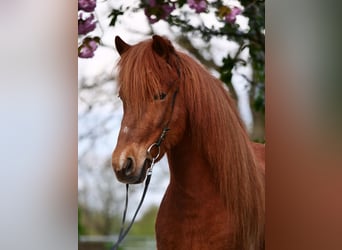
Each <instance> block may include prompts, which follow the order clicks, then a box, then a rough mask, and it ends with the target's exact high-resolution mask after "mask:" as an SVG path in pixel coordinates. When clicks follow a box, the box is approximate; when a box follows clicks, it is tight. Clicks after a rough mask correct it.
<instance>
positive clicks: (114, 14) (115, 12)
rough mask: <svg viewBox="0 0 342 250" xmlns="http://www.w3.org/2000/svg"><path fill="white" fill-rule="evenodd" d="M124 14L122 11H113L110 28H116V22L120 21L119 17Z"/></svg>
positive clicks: (110, 15)
mask: <svg viewBox="0 0 342 250" xmlns="http://www.w3.org/2000/svg"><path fill="white" fill-rule="evenodd" d="M123 14H124V12H123V11H122V10H121V8H120V9H119V10H117V9H113V10H112V12H111V13H110V14H109V16H108V17H112V20H111V21H110V23H109V26H115V23H116V20H117V19H118V16H120V15H123Z"/></svg>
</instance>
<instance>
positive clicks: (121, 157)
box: [117, 150, 127, 171]
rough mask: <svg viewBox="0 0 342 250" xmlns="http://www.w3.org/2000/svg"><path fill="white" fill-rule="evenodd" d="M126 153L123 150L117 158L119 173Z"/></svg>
mask: <svg viewBox="0 0 342 250" xmlns="http://www.w3.org/2000/svg"><path fill="white" fill-rule="evenodd" d="M126 151H127V150H124V151H122V153H121V154H120V157H119V166H118V169H117V171H120V170H121V169H122V168H123V165H124V164H125V162H126V158H127V157H126Z"/></svg>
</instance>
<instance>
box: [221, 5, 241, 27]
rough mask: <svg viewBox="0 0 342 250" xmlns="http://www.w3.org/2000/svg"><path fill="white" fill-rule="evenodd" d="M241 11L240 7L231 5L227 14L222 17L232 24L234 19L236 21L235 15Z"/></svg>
mask: <svg viewBox="0 0 342 250" xmlns="http://www.w3.org/2000/svg"><path fill="white" fill-rule="evenodd" d="M241 12H242V10H241V9H240V8H238V7H233V8H232V9H231V10H230V12H229V14H227V15H226V16H225V18H224V19H225V21H226V22H227V23H231V24H233V23H235V21H236V16H237V15H239V14H241Z"/></svg>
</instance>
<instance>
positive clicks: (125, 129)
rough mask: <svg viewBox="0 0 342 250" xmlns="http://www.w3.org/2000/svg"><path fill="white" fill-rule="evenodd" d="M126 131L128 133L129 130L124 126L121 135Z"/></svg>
mask: <svg viewBox="0 0 342 250" xmlns="http://www.w3.org/2000/svg"><path fill="white" fill-rule="evenodd" d="M128 131H129V128H128V127H127V126H125V127H124V128H123V130H122V133H124V134H127V133H128Z"/></svg>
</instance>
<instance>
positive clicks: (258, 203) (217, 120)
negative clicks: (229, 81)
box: [118, 40, 265, 250]
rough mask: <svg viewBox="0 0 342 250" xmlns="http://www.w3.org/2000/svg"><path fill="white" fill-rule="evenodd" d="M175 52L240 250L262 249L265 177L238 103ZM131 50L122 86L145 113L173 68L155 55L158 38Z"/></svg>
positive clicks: (193, 128)
mask: <svg viewBox="0 0 342 250" xmlns="http://www.w3.org/2000/svg"><path fill="white" fill-rule="evenodd" d="M170 50H171V52H172V53H170V56H169V58H168V63H169V65H171V66H172V67H173V68H177V70H178V71H179V72H180V79H179V95H180V98H183V101H184V103H185V107H184V109H186V110H187V114H188V115H189V119H188V121H190V122H189V128H188V129H190V132H191V134H192V137H193V140H194V145H196V146H197V145H200V146H199V147H200V148H199V150H201V152H202V153H203V155H205V156H206V158H207V160H208V162H209V163H210V167H211V168H212V170H213V173H214V176H215V178H216V183H217V184H218V189H219V192H220V195H221V196H222V198H223V200H224V202H225V204H226V207H227V209H228V210H229V214H230V215H231V216H232V222H233V225H232V226H233V227H234V231H235V235H234V241H233V242H234V246H235V247H234V249H242V250H250V249H262V248H263V247H264V246H263V244H264V238H263V237H264V222H265V217H264V216H265V205H264V202H265V201H264V173H262V172H261V171H260V170H259V169H258V166H257V162H256V160H255V157H254V154H253V151H252V148H251V144H250V140H249V137H248V134H247V133H246V130H245V128H244V125H243V123H242V121H241V119H240V118H239V115H238V113H237V110H236V107H235V102H234V101H233V99H232V98H231V97H230V96H229V94H228V93H227V91H226V90H225V89H224V88H223V86H222V83H221V82H220V81H219V80H217V79H216V78H214V77H213V76H212V75H211V74H210V73H209V72H208V71H207V70H205V69H204V68H203V67H202V66H201V65H199V64H198V63H197V62H196V61H195V60H194V59H192V58H191V57H189V56H187V55H186V54H184V53H181V52H176V51H175V50H174V49H173V47H172V46H171V44H170ZM128 52H129V53H125V54H124V55H122V57H121V59H120V61H119V64H118V65H119V82H120V83H121V84H120V88H121V90H122V91H121V92H122V93H124V94H126V95H127V98H130V99H131V100H133V103H132V105H134V106H135V107H136V109H135V110H137V112H138V113H139V107H140V106H141V102H146V101H148V100H150V99H151V96H152V95H153V94H154V93H158V91H159V90H160V84H161V83H160V81H161V77H160V76H161V75H162V74H167V73H168V74H170V70H169V68H168V67H167V66H166V65H167V64H166V63H165V61H164V62H163V61H162V60H163V58H161V57H159V56H158V55H156V53H155V52H154V51H153V49H152V40H148V41H145V42H141V43H139V44H138V45H136V46H133V47H132V48H131V49H130V50H129V51H128ZM161 65H164V66H161ZM133 72H134V73H133ZM173 72H174V71H173ZM176 105H177V104H176Z"/></svg>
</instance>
